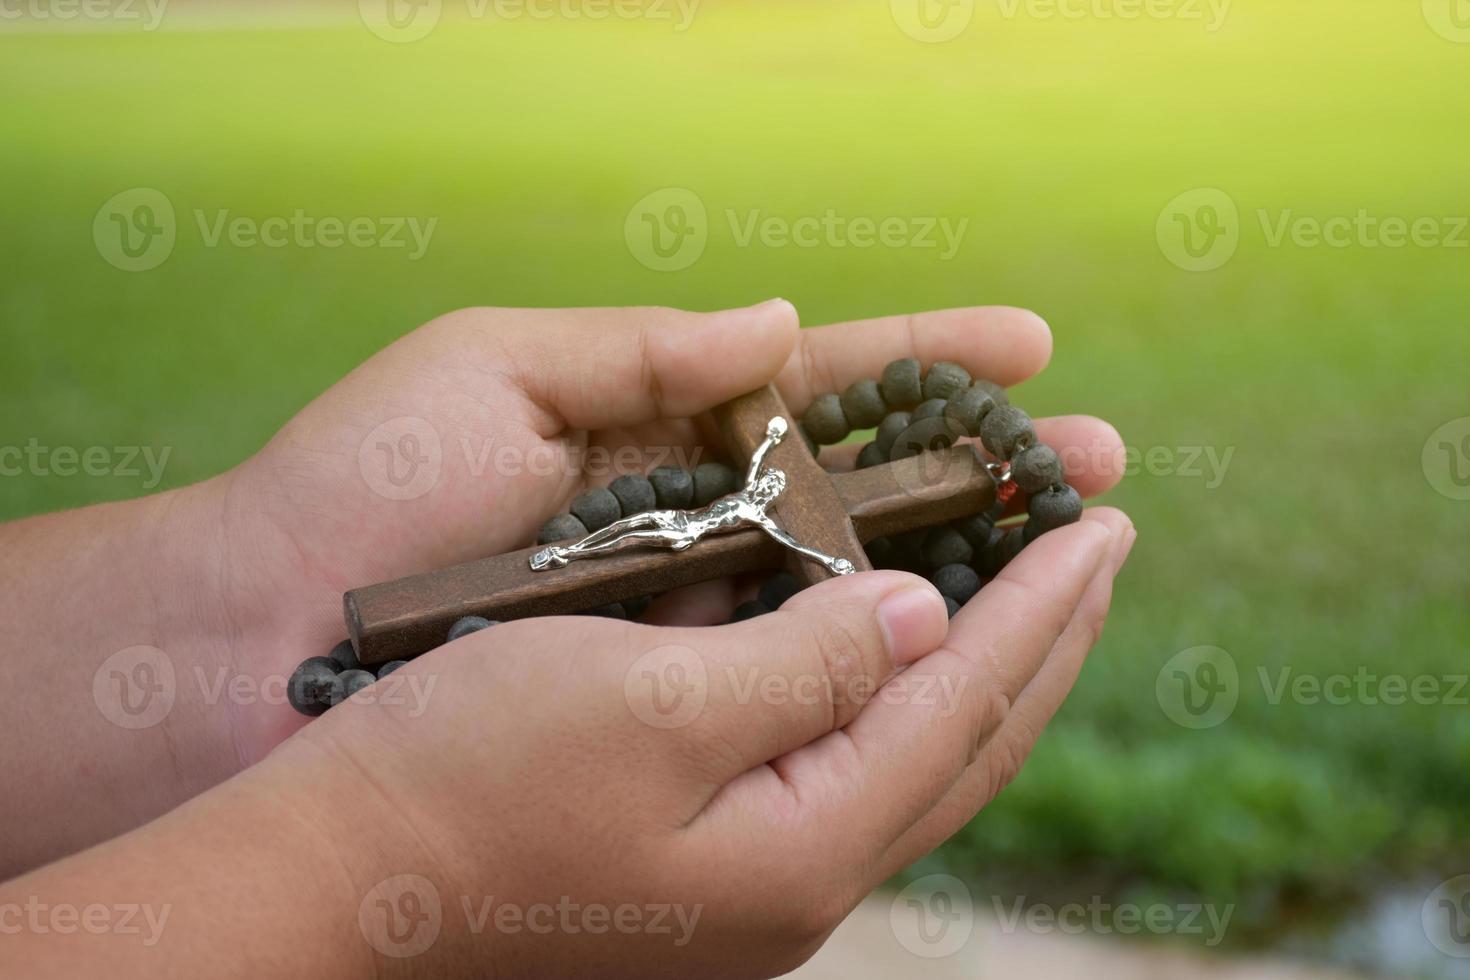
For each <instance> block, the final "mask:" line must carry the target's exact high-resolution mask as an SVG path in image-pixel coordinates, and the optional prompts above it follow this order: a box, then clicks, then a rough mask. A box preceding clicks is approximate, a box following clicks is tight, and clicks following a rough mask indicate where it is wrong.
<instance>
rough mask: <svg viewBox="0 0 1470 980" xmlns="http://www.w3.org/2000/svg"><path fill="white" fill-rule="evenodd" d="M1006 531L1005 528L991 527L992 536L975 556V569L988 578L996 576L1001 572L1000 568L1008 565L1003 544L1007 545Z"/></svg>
mask: <svg viewBox="0 0 1470 980" xmlns="http://www.w3.org/2000/svg"><path fill="white" fill-rule="evenodd" d="M1005 540H1006V532H1005V529H1004V528H999V527H993V528H991V529H990V537H989V538H988V539H987V540H986V542H985V546H984V547H983V548H981V549H980V550H979V552H978V553H977V555H976V556H975V570H976V571H977V572H979V573H980V574H981V575H983V576H985V577H986V578H994V577H995V576H997V575H999V574H1000V570H1001V569H1002V568H1005V567H1006V563H1005V554H1004V550H1003V546H1004V545H1005Z"/></svg>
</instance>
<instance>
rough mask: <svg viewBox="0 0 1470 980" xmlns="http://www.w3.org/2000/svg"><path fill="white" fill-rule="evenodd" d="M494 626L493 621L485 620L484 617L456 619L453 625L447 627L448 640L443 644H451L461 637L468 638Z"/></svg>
mask: <svg viewBox="0 0 1470 980" xmlns="http://www.w3.org/2000/svg"><path fill="white" fill-rule="evenodd" d="M494 625H495V620H493V619H486V618H485V617H484V616H464V617H462V618H460V619H456V620H455V621H454V625H453V626H451V627H449V639H448V640H446V641H445V642H446V643H453V642H454V641H455V640H457V639H459V638H460V637H462V636H469V635H470V634H471V633H478V632H480V630H487V629H489V628H490V627H492V626H494Z"/></svg>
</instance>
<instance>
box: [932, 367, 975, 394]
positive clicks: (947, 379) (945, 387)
mask: <svg viewBox="0 0 1470 980" xmlns="http://www.w3.org/2000/svg"><path fill="white" fill-rule="evenodd" d="M968 387H970V372H969V371H966V370H965V369H964V368H963V367H961V366H960V365H958V364H956V363H954V362H953V361H938V362H936V363H935V365H934V366H933V367H931V368H930V369H929V373H928V374H926V375H924V397H925V398H939V399H943V400H944V401H948V400H949V399H951V398H953V397H954V396H955V395H958V394H959V393H960V392H962V391H964V390H965V389H966V388H968Z"/></svg>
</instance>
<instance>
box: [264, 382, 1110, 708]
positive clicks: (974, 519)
mask: <svg viewBox="0 0 1470 980" xmlns="http://www.w3.org/2000/svg"><path fill="white" fill-rule="evenodd" d="M714 415H715V419H716V421H717V422H718V424H719V428H720V433H721V436H722V440H723V442H724V448H725V450H726V452H727V453H728V455H729V457H730V458H731V459H734V460H746V461H747V463H746V469H745V479H744V481H743V482H742V481H741V479H740V475H739V474H738V473H737V472H736V470H735V469H733V468H732V467H730V466H727V465H725V464H723V463H703V464H700V465H699V466H697V467H695V468H694V469H693V470H687V469H683V468H681V467H673V466H665V467H659V468H658V469H655V470H654V471H653V472H651V473H649V474H648V475H647V476H642V475H638V474H629V475H626V476H620V477H618V478H617V479H616V480H614V481H613V482H612V483H611V484H610V485H609V486H607V487H599V488H597V489H593V490H587V491H585V492H583V493H581V494H579V495H578V496H577V497H576V498H575V499H574V500H573V501H572V503H571V507H570V509H569V510H568V512H566V513H563V514H558V515H557V516H555V517H553V518H551V520H549V521H547V522H546V524H545V525H543V526H542V528H541V532H540V534H539V535H538V538H537V540H538V544H537V545H536V546H533V547H531V548H526V549H523V550H521V551H516V552H512V553H510V554H507V555H499V556H496V557H493V558H487V559H483V560H481V561H474V562H469V563H467V564H463V565H457V566H455V567H453V568H447V569H443V570H441V571H437V572H429V573H426V574H422V575H415V576H411V577H409V578H404V579H399V580H398V581H395V582H387V583H384V584H381V585H373V586H369V587H367V588H361V589H354V590H353V591H351V592H348V593H347V594H346V595H345V596H344V597H343V605H344V612H345V615H346V620H347V630H348V639H346V640H343V641H342V642H341V643H339V644H338V645H337V646H336V647H335V648H333V649H332V651H331V652H330V653H329V654H327V655H326V656H324V657H309V658H307V659H306V660H305V661H303V662H302V664H301V665H300V666H299V667H297V668H296V671H295V672H294V673H293V674H292V675H291V679H290V681H289V683H288V684H287V696H288V698H289V700H290V702H291V704H292V706H293V707H295V708H296V710H298V711H300V712H301V713H302V714H306V715H319V714H321V713H322V712H323V711H326V710H327V708H328V707H330V706H331V705H334V704H337V703H339V702H341V701H343V700H345V699H346V698H349V697H351V696H352V695H353V694H354V693H355V692H357V691H359V690H361V689H362V688H364V687H366V686H368V685H369V684H372V683H373V682H374V681H375V680H377V679H379V678H382V677H385V676H387V675H388V674H389V673H391V672H392V671H394V670H396V669H397V668H399V667H401V666H403V664H405V663H406V662H407V661H408V660H410V659H412V658H413V657H416V656H418V655H419V654H421V653H424V652H426V651H428V650H431V649H433V648H434V647H437V646H440V645H442V644H444V643H448V642H452V641H454V640H457V639H459V638H460V637H461V636H465V635H467V634H469V633H472V632H475V631H477V630H481V629H485V628H487V627H490V626H493V625H495V624H496V623H498V622H501V621H503V620H507V619H522V618H525V617H529V616H552V615H565V614H573V613H580V614H587V615H599V616H611V617H615V618H619V619H636V618H637V617H638V616H640V615H641V614H642V613H643V611H644V609H646V608H647V606H648V604H649V602H651V601H652V599H653V597H654V596H656V595H659V594H661V593H664V592H668V591H670V590H672V589H675V588H678V587H680V586H684V585H691V584H694V583H696V582H703V581H708V580H710V579H714V578H719V577H723V576H727V575H739V574H745V573H751V572H761V571H776V570H778V569H781V568H782V566H783V565H784V566H785V570H784V571H781V572H779V573H778V574H777V575H775V576H774V577H773V578H771V579H769V580H768V581H767V582H766V583H765V584H764V585H763V586H762V587H761V589H760V593H759V596H758V597H757V598H755V599H753V600H751V601H749V602H746V603H743V604H742V605H741V606H739V607H738V608H737V609H736V610H735V615H734V619H736V620H741V619H748V618H750V617H752V616H758V615H761V614H762V613H766V612H770V611H772V610H774V609H776V608H777V607H779V606H780V605H781V603H783V602H785V601H786V600H787V599H789V598H790V597H791V596H792V595H794V594H795V593H796V592H798V591H799V590H801V589H803V588H805V587H807V586H809V585H812V584H815V583H816V582H818V581H821V580H822V579H825V578H828V577H830V576H832V575H839V574H850V573H852V572H854V571H866V570H871V569H873V568H893V569H901V570H904V571H909V572H915V573H918V574H922V575H925V576H927V577H928V578H929V579H930V581H932V582H933V583H934V585H935V587H936V588H937V589H938V590H939V592H940V594H942V595H943V596H944V597H945V603H946V604H947V605H948V607H949V612H950V615H951V616H953V615H954V614H955V613H956V612H957V611H958V610H959V608H960V606H961V605H962V604H964V603H965V602H966V601H968V600H969V599H970V598H971V597H972V596H974V595H975V593H976V592H978V591H979V590H980V586H981V583H982V582H983V581H984V580H986V579H989V578H992V577H994V576H995V575H996V574H998V573H999V572H1000V570H1001V569H1002V568H1004V567H1005V566H1006V564H1007V563H1008V562H1009V561H1011V559H1013V558H1014V557H1015V556H1016V555H1017V554H1018V553H1020V551H1021V549H1022V548H1023V547H1025V545H1026V544H1027V543H1029V542H1030V541H1033V540H1035V538H1036V537H1037V536H1038V535H1041V534H1044V533H1046V532H1047V531H1050V530H1052V529H1054V528H1058V527H1062V526H1064V525H1067V524H1071V523H1073V522H1074V521H1076V520H1078V519H1079V518H1080V517H1081V515H1082V499H1081V497H1080V496H1079V495H1078V494H1077V491H1076V490H1074V489H1073V488H1072V487H1070V486H1068V485H1067V483H1066V482H1065V481H1064V479H1063V473H1062V462H1061V459H1060V458H1059V457H1058V455H1057V453H1056V452H1055V451H1054V450H1052V449H1051V448H1050V447H1048V446H1045V445H1043V444H1042V443H1040V442H1039V441H1037V438H1036V430H1035V428H1034V427H1033V426H1032V424H1031V419H1030V417H1029V416H1028V415H1027V414H1026V413H1025V412H1023V411H1021V409H1019V408H1017V407H1015V406H1014V405H1011V404H1010V402H1009V400H1008V399H1007V397H1006V394H1005V391H1004V389H1002V388H1001V387H1000V386H998V385H996V384H993V383H991V382H989V381H983V380H972V379H971V377H970V374H969V372H968V371H966V370H965V369H964V368H963V367H961V366H960V365H958V364H953V363H950V362H947V361H940V362H938V363H936V364H934V365H933V366H931V367H930V368H929V370H928V371H927V372H923V371H921V369H920V365H919V362H918V361H917V360H914V359H912V358H908V359H904V360H899V361H894V362H893V363H891V364H889V365H888V366H887V367H886V368H884V369H883V377H882V378H881V379H880V380H872V379H864V380H862V381H857V382H854V383H853V384H851V385H849V386H848V388H847V390H846V391H844V392H843V393H842V394H841V395H836V394H828V395H822V396H821V397H819V398H817V399H816V400H815V401H814V402H813V403H812V405H811V407H810V408H808V409H807V411H806V414H805V415H804V416H803V417H802V418H801V421H800V424H796V423H795V421H794V419H793V418H792V416H791V414H790V412H788V411H787V409H786V405H785V403H784V402H783V401H782V399H781V396H780V394H779V393H778V392H777V391H776V389H775V387H774V386H772V385H767V386H766V387H765V388H762V389H760V390H758V391H753V392H751V393H750V394H748V395H743V396H741V397H739V398H736V399H734V400H733V401H729V402H726V403H725V404H723V405H720V406H718V407H717V408H716V409H715V410H714ZM793 428H794V429H795V430H796V431H797V433H799V435H800V436H801V438H798V439H787V438H786V435H787V433H788V432H790V431H791V430H792V429H793ZM870 428H871V429H874V430H875V431H874V436H873V441H872V442H870V443H868V444H867V445H865V446H863V447H862V449H861V450H860V451H859V452H858V454H857V461H856V464H855V465H856V468H855V469H853V470H852V471H850V472H830V473H829V472H827V471H826V470H824V469H823V468H822V467H821V465H820V464H819V463H818V462H817V454H818V452H819V449H820V447H821V446H823V445H833V444H836V443H840V442H842V441H843V440H845V439H846V438H847V437H848V436H849V435H850V434H851V433H852V432H853V431H855V430H863V429H870ZM966 436H969V437H972V438H974V437H978V438H979V440H980V442H981V443H982V444H983V445H984V447H985V449H986V451H987V452H988V453H989V454H990V455H991V456H992V457H993V459H992V460H991V461H987V460H985V459H984V458H983V457H982V456H981V455H980V453H979V452H978V451H977V450H976V448H975V447H974V445H973V444H972V443H970V442H964V441H962V439H963V437H966ZM1017 491H1019V492H1021V493H1023V494H1025V495H1026V497H1027V510H1028V515H1029V516H1028V519H1027V520H1026V521H1025V523H1024V524H1015V525H1011V526H1001V525H1000V523H999V522H1000V520H1001V518H1002V516H1003V515H1004V512H1005V510H1006V505H1007V503H1008V502H1009V501H1010V499H1011V498H1012V496H1014V495H1015V493H1016V492H1017ZM772 511H774V516H772V514H771V512H772Z"/></svg>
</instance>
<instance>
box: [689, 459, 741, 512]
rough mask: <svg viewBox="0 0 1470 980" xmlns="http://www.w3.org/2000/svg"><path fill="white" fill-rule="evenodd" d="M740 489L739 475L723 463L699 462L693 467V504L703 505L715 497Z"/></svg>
mask: <svg viewBox="0 0 1470 980" xmlns="http://www.w3.org/2000/svg"><path fill="white" fill-rule="evenodd" d="M739 489H740V477H739V476H738V475H736V473H735V470H734V469H732V468H731V467H729V466H726V465H725V464H724V463H700V464H699V465H698V466H696V467H694V505H695V506H696V507H703V506H704V505H705V504H707V503H709V502H710V501H711V500H714V499H715V498H716V497H723V496H724V495H725V494H727V493H734V492H735V491H736V490H739Z"/></svg>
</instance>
